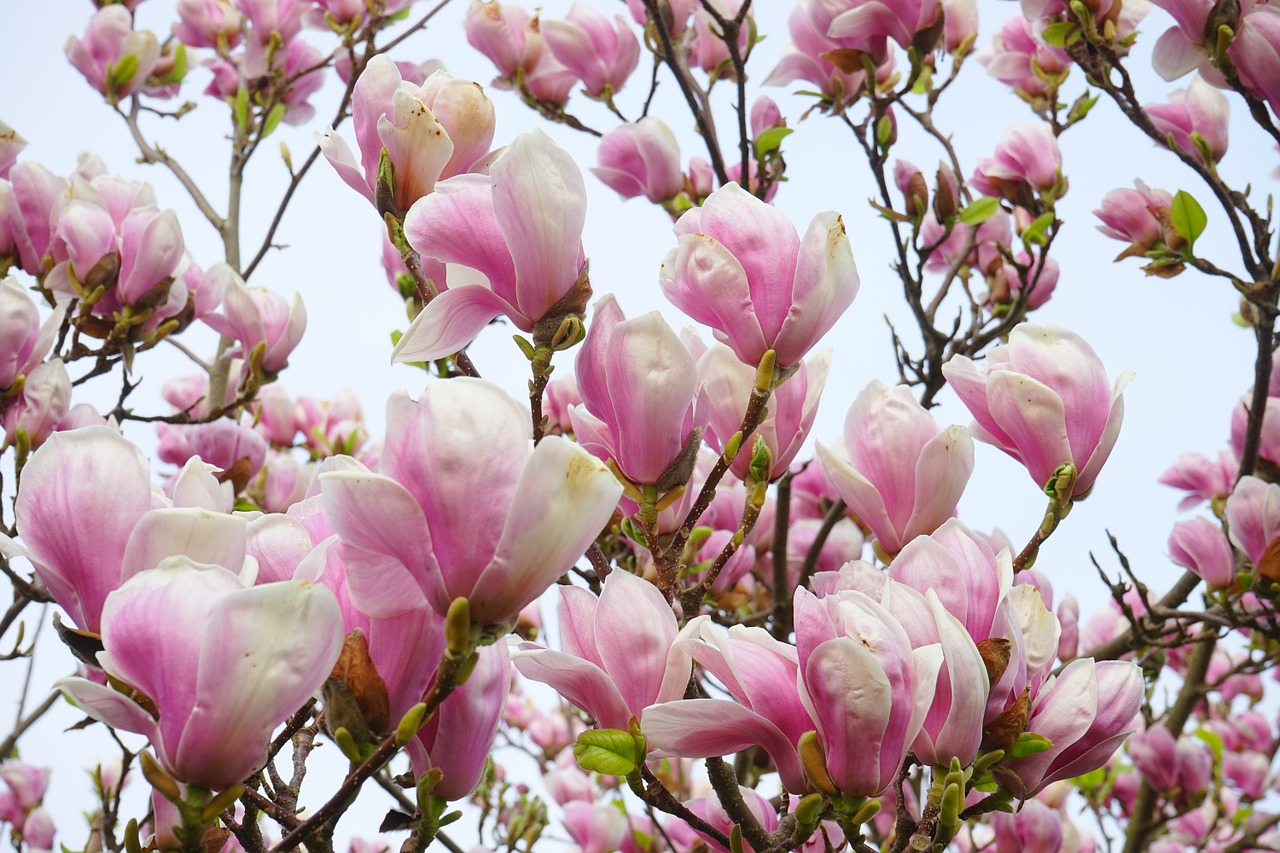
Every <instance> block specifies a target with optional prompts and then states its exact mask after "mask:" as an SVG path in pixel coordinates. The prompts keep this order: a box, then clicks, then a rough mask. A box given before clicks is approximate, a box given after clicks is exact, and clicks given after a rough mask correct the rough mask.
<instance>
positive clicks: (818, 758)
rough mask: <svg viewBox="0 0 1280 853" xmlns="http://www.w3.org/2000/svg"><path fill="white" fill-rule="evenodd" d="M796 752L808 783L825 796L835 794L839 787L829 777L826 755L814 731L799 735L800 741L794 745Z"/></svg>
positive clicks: (837, 792) (838, 791)
mask: <svg viewBox="0 0 1280 853" xmlns="http://www.w3.org/2000/svg"><path fill="white" fill-rule="evenodd" d="M796 752H797V753H799V756H800V766H801V767H802V768H804V778H806V779H808V780H809V784H811V785H813V787H815V788H817V789H818V790H819V791H821V792H822V793H824V794H826V795H827V796H835V795H836V794H839V793H840V789H839V788H837V787H836V783H835V782H834V781H832V779H831V774H830V773H829V772H828V771H827V755H826V752H825V751H824V750H823V748H822V741H820V740H819V739H818V733H817V732H816V731H809V732H805V733H804V734H802V735H800V742H799V743H798V744H797V745H796Z"/></svg>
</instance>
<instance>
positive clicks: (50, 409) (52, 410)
mask: <svg viewBox="0 0 1280 853" xmlns="http://www.w3.org/2000/svg"><path fill="white" fill-rule="evenodd" d="M70 411H71V376H70V375H69V374H68V373H67V368H66V365H64V364H63V363H62V359H60V358H54V359H50V360H49V361H46V362H45V363H43V364H39V365H37V366H36V367H35V368H33V369H32V371H31V372H30V373H29V374H27V377H26V381H25V382H23V385H22V393H20V394H19V395H18V396H17V398H16V399H14V400H12V401H10V402H9V404H8V405H7V406H6V407H5V409H4V418H3V421H4V434H5V446H9V445H12V444H14V443H16V442H17V440H18V432H19V431H21V432H23V433H25V434H26V436H27V441H28V442H30V445H31V446H32V447H39V446H40V445H42V444H44V442H45V440H46V439H47V438H48V437H49V436H50V435H52V434H53V431H54V430H55V429H57V428H58V425H59V424H60V423H61V422H62V421H63V419H64V418H66V417H67V415H68V414H69V413H70Z"/></svg>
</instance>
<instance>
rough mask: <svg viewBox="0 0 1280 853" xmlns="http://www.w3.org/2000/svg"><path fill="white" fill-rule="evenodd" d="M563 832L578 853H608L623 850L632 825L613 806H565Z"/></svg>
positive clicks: (596, 804)
mask: <svg viewBox="0 0 1280 853" xmlns="http://www.w3.org/2000/svg"><path fill="white" fill-rule="evenodd" d="M564 829H565V832H567V833H569V837H570V838H572V839H573V840H574V842H576V843H577V845H578V848H579V850H581V853H611V851H614V850H621V849H622V846H623V842H624V841H625V839H626V838H627V836H629V835H630V834H631V822H630V820H629V816H628V815H627V813H626V812H624V811H623V810H622V809H620V808H618V806H617V805H616V804H615V803H612V802H581V801H579V802H571V803H566V804H565V805H564Z"/></svg>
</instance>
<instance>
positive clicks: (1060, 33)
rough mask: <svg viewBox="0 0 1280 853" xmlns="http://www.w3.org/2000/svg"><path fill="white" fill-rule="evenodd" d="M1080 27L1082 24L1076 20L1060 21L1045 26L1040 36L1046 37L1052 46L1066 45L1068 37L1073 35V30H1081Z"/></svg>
mask: <svg viewBox="0 0 1280 853" xmlns="http://www.w3.org/2000/svg"><path fill="white" fill-rule="evenodd" d="M1079 29H1080V26H1079V25H1078V24H1076V23H1075V22H1074V21H1060V22H1058V23H1056V24H1050V25H1049V26H1047V27H1045V28H1044V32H1043V33H1041V34H1040V38H1042V39H1044V41H1045V44H1047V45H1049V46H1051V47H1065V46H1066V44H1067V39H1068V38H1069V37H1070V36H1071V31H1072V30H1076V31H1079ZM1077 38H1078V36H1077Z"/></svg>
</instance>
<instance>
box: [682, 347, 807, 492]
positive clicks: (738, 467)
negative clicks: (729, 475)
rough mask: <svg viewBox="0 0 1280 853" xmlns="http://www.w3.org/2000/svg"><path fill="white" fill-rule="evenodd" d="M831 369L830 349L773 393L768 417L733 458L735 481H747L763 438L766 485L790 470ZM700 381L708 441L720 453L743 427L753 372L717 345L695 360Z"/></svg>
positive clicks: (754, 373) (803, 367)
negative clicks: (767, 456)
mask: <svg viewBox="0 0 1280 853" xmlns="http://www.w3.org/2000/svg"><path fill="white" fill-rule="evenodd" d="M830 369H831V350H830V348H827V349H823V350H822V351H821V352H819V353H818V354H817V355H815V356H814V357H813V358H811V359H809V360H808V361H805V362H801V363H800V369H799V370H797V371H796V373H795V374H794V375H793V376H791V377H790V378H789V379H787V380H786V381H785V382H783V383H782V384H781V385H779V386H778V388H777V389H776V390H775V391H774V392H773V395H772V396H771V397H770V398H769V412H768V414H767V415H766V416H765V418H764V420H763V421H762V422H761V423H760V426H759V427H758V428H757V429H756V431H755V432H754V433H753V434H752V436H751V438H750V439H748V441H747V442H744V444H743V446H742V448H741V449H740V451H739V453H738V455H737V456H736V457H734V460H733V467H732V470H733V473H734V474H736V475H737V476H738V478H739V479H741V480H746V479H747V475H748V472H749V469H750V466H751V458H752V453H753V448H754V445H755V442H756V441H757V440H763V441H764V443H765V447H766V448H768V450H769V466H768V470H767V471H766V473H765V476H766V478H767V479H768V480H769V481H773V480H775V479H777V478H778V477H781V476H782V475H783V473H785V472H786V470H787V469H788V468H789V467H790V466H791V462H792V460H794V459H795V458H796V454H798V453H799V452H800V448H801V447H802V446H803V445H804V443H805V440H806V439H807V438H808V437H809V430H810V428H812V426H813V420H814V418H815V417H817V414H818V403H819V401H820V400H821V399H822V390H823V388H824V387H825V386H826V381H827V373H828V371H829V370H830ZM698 379H699V384H700V386H701V391H700V393H701V395H702V397H703V399H704V400H705V401H706V406H707V414H708V416H709V418H710V426H709V427H708V429H707V436H706V438H707V443H708V444H710V445H711V446H712V447H714V448H715V449H716V450H718V451H720V452H721V453H723V452H724V450H725V445H726V443H727V442H728V441H729V439H730V437H732V436H733V434H734V433H736V432H737V431H738V430H739V429H740V428H741V426H742V416H743V413H744V412H745V411H746V409H747V403H748V401H749V400H750V399H751V391H752V387H753V386H754V385H755V381H756V372H755V371H754V370H752V369H751V368H750V367H748V366H747V365H745V364H743V363H742V362H741V361H740V360H738V358H737V357H736V356H735V355H734V354H733V351H732V350H730V349H729V348H728V347H724V346H720V345H716V346H713V347H711V349H709V350H708V351H707V352H706V354H704V355H703V356H702V358H700V359H698Z"/></svg>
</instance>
